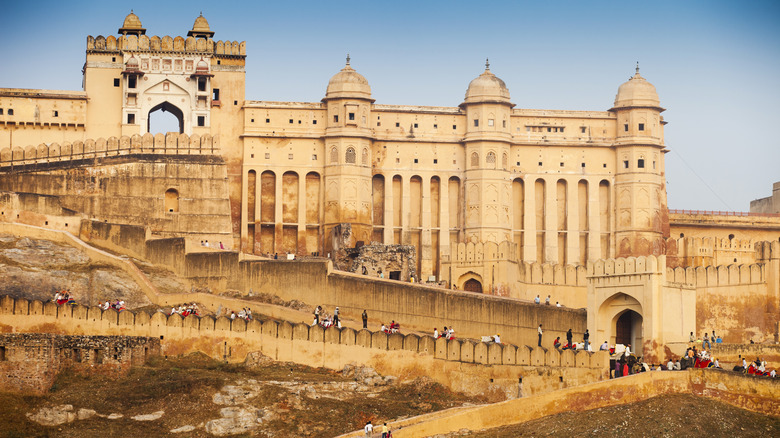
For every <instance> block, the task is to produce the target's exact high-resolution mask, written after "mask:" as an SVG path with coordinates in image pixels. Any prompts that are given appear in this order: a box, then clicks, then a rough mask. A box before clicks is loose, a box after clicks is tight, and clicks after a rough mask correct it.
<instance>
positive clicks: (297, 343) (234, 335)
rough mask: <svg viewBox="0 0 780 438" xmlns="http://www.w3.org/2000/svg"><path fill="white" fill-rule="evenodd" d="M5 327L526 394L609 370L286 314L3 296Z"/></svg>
mask: <svg viewBox="0 0 780 438" xmlns="http://www.w3.org/2000/svg"><path fill="white" fill-rule="evenodd" d="M0 328H2V330H3V331H4V332H21V333H29V332H44V333H61V334H89V335H120V334H121V335H125V336H151V337H159V338H160V343H161V347H162V353H163V354H166V355H178V354H186V353H189V352H193V351H201V352H203V353H205V354H208V355H209V356H211V357H214V358H216V359H225V360H228V361H242V360H244V359H245V357H246V355H247V353H250V352H253V351H261V352H262V353H263V354H265V355H267V356H269V357H271V358H272V359H274V360H279V361H292V362H296V363H300V364H305V365H309V366H315V367H326V368H330V369H341V368H343V366H344V365H346V364H348V363H359V364H365V365H370V366H372V367H375V368H376V369H377V370H378V371H379V372H380V373H383V374H390V375H396V376H399V377H401V378H413V377H416V376H422V375H427V376H430V377H431V378H433V379H435V380H437V381H439V382H440V383H442V384H444V385H446V386H448V387H450V388H452V389H453V390H456V391H465V392H468V393H471V394H478V393H484V392H498V393H503V394H504V397H518V396H521V395H523V396H527V395H530V394H537V393H543V392H549V391H552V390H556V389H560V388H565V387H569V386H575V385H580V384H583V383H587V382H592V381H596V380H601V379H604V378H607V376H608V368H609V357H608V354H607V353H606V352H595V353H590V352H584V351H579V352H576V353H575V352H574V351H571V350H566V351H563V352H560V351H558V350H553V349H551V350H546V349H543V348H530V347H517V346H515V345H512V344H485V343H474V342H473V341H469V340H464V341H461V340H451V341H446V340H444V339H438V340H434V339H433V338H432V337H430V336H417V335H414V334H408V335H401V334H393V335H387V334H385V333H382V332H370V331H368V330H359V331H357V330H354V329H351V328H344V329H341V330H339V329H336V328H329V329H323V328H321V327H319V326H314V327H311V326H309V325H308V324H303V323H298V324H293V323H290V322H287V321H281V322H279V321H278V320H266V321H259V320H253V321H250V322H248V323H247V322H245V321H244V320H241V319H236V320H230V319H229V318H226V317H220V318H217V319H214V318H211V317H203V318H200V317H197V316H194V315H191V316H188V317H186V318H182V317H181V316H179V315H172V316H170V317H169V316H166V315H165V314H164V313H161V312H157V313H155V314H153V315H151V316H150V315H148V314H146V313H145V312H138V313H133V312H131V311H122V312H119V313H117V312H116V311H115V310H113V309H109V310H106V311H103V310H101V309H99V308H98V307H87V306H82V305H74V306H57V305H56V304H54V303H41V302H40V301H35V300H33V301H28V300H25V299H21V298H16V299H14V298H12V297H9V296H3V297H2V298H0Z"/></svg>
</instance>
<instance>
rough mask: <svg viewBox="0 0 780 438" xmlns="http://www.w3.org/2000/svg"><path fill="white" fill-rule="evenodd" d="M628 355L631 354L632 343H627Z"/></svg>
mask: <svg viewBox="0 0 780 438" xmlns="http://www.w3.org/2000/svg"><path fill="white" fill-rule="evenodd" d="M625 355H626V356H631V344H628V345H626V354H625Z"/></svg>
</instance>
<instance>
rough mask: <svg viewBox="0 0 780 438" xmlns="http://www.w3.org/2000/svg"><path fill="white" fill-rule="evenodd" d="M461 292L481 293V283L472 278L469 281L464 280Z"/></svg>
mask: <svg viewBox="0 0 780 438" xmlns="http://www.w3.org/2000/svg"><path fill="white" fill-rule="evenodd" d="M463 290H465V291H466V292H477V293H480V294H481V293H482V283H480V282H479V280H477V279H476V278H472V279H469V280H466V282H465V283H463Z"/></svg>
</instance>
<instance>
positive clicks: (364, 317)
mask: <svg viewBox="0 0 780 438" xmlns="http://www.w3.org/2000/svg"><path fill="white" fill-rule="evenodd" d="M363 328H368V313H366V309H363Z"/></svg>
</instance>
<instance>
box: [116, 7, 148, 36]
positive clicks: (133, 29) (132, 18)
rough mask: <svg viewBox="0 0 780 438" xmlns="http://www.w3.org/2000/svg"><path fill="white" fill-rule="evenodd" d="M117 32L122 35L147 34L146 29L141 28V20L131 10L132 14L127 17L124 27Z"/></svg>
mask: <svg viewBox="0 0 780 438" xmlns="http://www.w3.org/2000/svg"><path fill="white" fill-rule="evenodd" d="M117 32H118V33H119V34H121V35H144V34H146V29H144V28H143V26H141V19H140V18H138V16H137V15H135V14H134V13H133V10H132V9H131V10H130V13H129V14H128V15H127V17H125V21H124V22H123V23H122V27H120V28H119V30H118V31H117Z"/></svg>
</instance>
